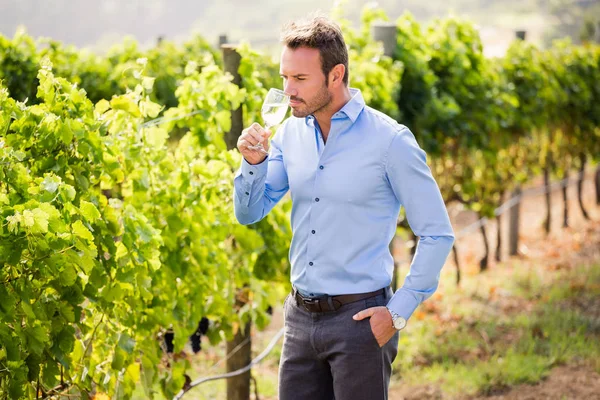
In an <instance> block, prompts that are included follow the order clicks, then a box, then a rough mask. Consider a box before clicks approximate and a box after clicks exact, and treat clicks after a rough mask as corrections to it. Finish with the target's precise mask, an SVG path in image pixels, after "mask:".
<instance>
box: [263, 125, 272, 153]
mask: <svg viewBox="0 0 600 400" xmlns="http://www.w3.org/2000/svg"><path fill="white" fill-rule="evenodd" d="M270 137H271V130H270V129H266V130H265V134H264V135H263V140H262V144H263V147H264V148H265V150H269V138H270Z"/></svg>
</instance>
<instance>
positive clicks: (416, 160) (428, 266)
mask: <svg viewBox="0 0 600 400" xmlns="http://www.w3.org/2000/svg"><path fill="white" fill-rule="evenodd" d="M426 157H427V156H426V154H425V151H423V150H422V149H421V148H420V147H419V145H418V143H417V141H416V140H415V137H414V135H413V134H412V132H411V131H410V130H409V129H408V128H404V129H402V130H401V131H400V132H398V134H397V135H396V136H395V137H394V139H393V140H392V143H391V144H390V148H389V151H388V153H387V157H386V160H385V168H386V175H387V179H388V181H389V183H390V185H391V187H392V190H393V191H394V194H395V195H396V197H397V199H398V201H399V202H400V204H401V205H402V206H404V209H405V211H406V217H407V219H408V223H409V225H410V228H411V229H412V231H413V232H414V234H415V235H416V236H418V237H419V242H418V245H417V249H416V252H415V255H414V257H413V260H412V263H411V266H410V271H409V272H408V274H407V276H406V279H405V281H404V285H403V286H402V287H401V288H400V289H398V290H397V291H396V293H394V295H393V296H392V298H391V299H390V301H389V303H388V307H389V308H390V309H391V310H393V311H395V312H396V313H397V314H398V315H400V316H402V317H404V318H405V319H407V320H408V319H409V318H410V316H411V315H412V314H413V312H414V311H415V309H416V308H417V306H418V305H419V304H421V303H422V302H423V301H424V300H426V299H427V298H429V297H430V296H431V295H432V294H433V293H434V292H435V290H436V289H437V287H438V284H439V278H440V271H441V269H442V267H443V266H444V263H445V262H446V258H447V257H448V254H449V253H450V250H452V245H453V243H454V231H453V229H452V225H451V224H450V218H449V217H448V211H447V210H446V206H445V204H444V201H443V199H442V195H441V193H440V190H439V187H438V185H437V183H436V181H435V179H434V178H433V176H432V174H431V170H430V169H429V166H428V165H427V162H426Z"/></svg>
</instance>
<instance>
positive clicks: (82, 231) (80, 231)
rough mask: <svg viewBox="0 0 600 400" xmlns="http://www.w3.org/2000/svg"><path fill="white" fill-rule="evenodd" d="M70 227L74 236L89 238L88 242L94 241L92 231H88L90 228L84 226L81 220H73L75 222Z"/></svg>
mask: <svg viewBox="0 0 600 400" xmlns="http://www.w3.org/2000/svg"><path fill="white" fill-rule="evenodd" d="M71 228H72V229H73V233H74V234H75V235H76V236H78V237H80V238H82V239H86V240H89V241H90V242H93V241H94V236H93V235H92V232H90V230H89V229H88V228H86V227H85V225H83V222H81V221H80V220H77V221H75V223H74V224H72V225H71Z"/></svg>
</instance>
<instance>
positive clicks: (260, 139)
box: [238, 122, 270, 151]
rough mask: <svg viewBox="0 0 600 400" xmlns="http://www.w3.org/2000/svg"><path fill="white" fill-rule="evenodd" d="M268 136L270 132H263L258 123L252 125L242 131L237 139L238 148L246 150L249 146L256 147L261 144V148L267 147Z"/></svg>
mask: <svg viewBox="0 0 600 400" xmlns="http://www.w3.org/2000/svg"><path fill="white" fill-rule="evenodd" d="M269 136H270V132H269V131H266V130H264V129H263V128H262V127H261V126H260V125H259V124H258V123H256V122H255V123H253V124H252V125H250V126H249V127H248V128H246V129H244V130H243V131H242V134H241V135H240V137H239V139H238V148H239V149H240V151H241V149H242V148H248V147H249V146H256V145H257V144H258V143H262V144H263V146H265V147H266V146H267V145H268V141H267V139H268V138H269Z"/></svg>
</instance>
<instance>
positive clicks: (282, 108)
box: [248, 88, 290, 154]
mask: <svg viewBox="0 0 600 400" xmlns="http://www.w3.org/2000/svg"><path fill="white" fill-rule="evenodd" d="M289 102H290V96H288V95H287V94H285V93H284V92H283V90H279V89H274V88H271V89H269V93H267V97H266V98H265V101H264V103H263V105H262V109H261V115H262V117H263V120H264V121H265V130H268V129H269V128H270V127H272V126H275V125H277V124H279V123H281V121H283V119H284V118H285V114H286V113H287V109H288V106H289ZM248 148H249V149H252V150H257V151H260V152H262V153H264V154H268V152H267V151H266V150H265V148H264V147H263V145H262V143H260V142H259V143H257V144H256V146H248Z"/></svg>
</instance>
